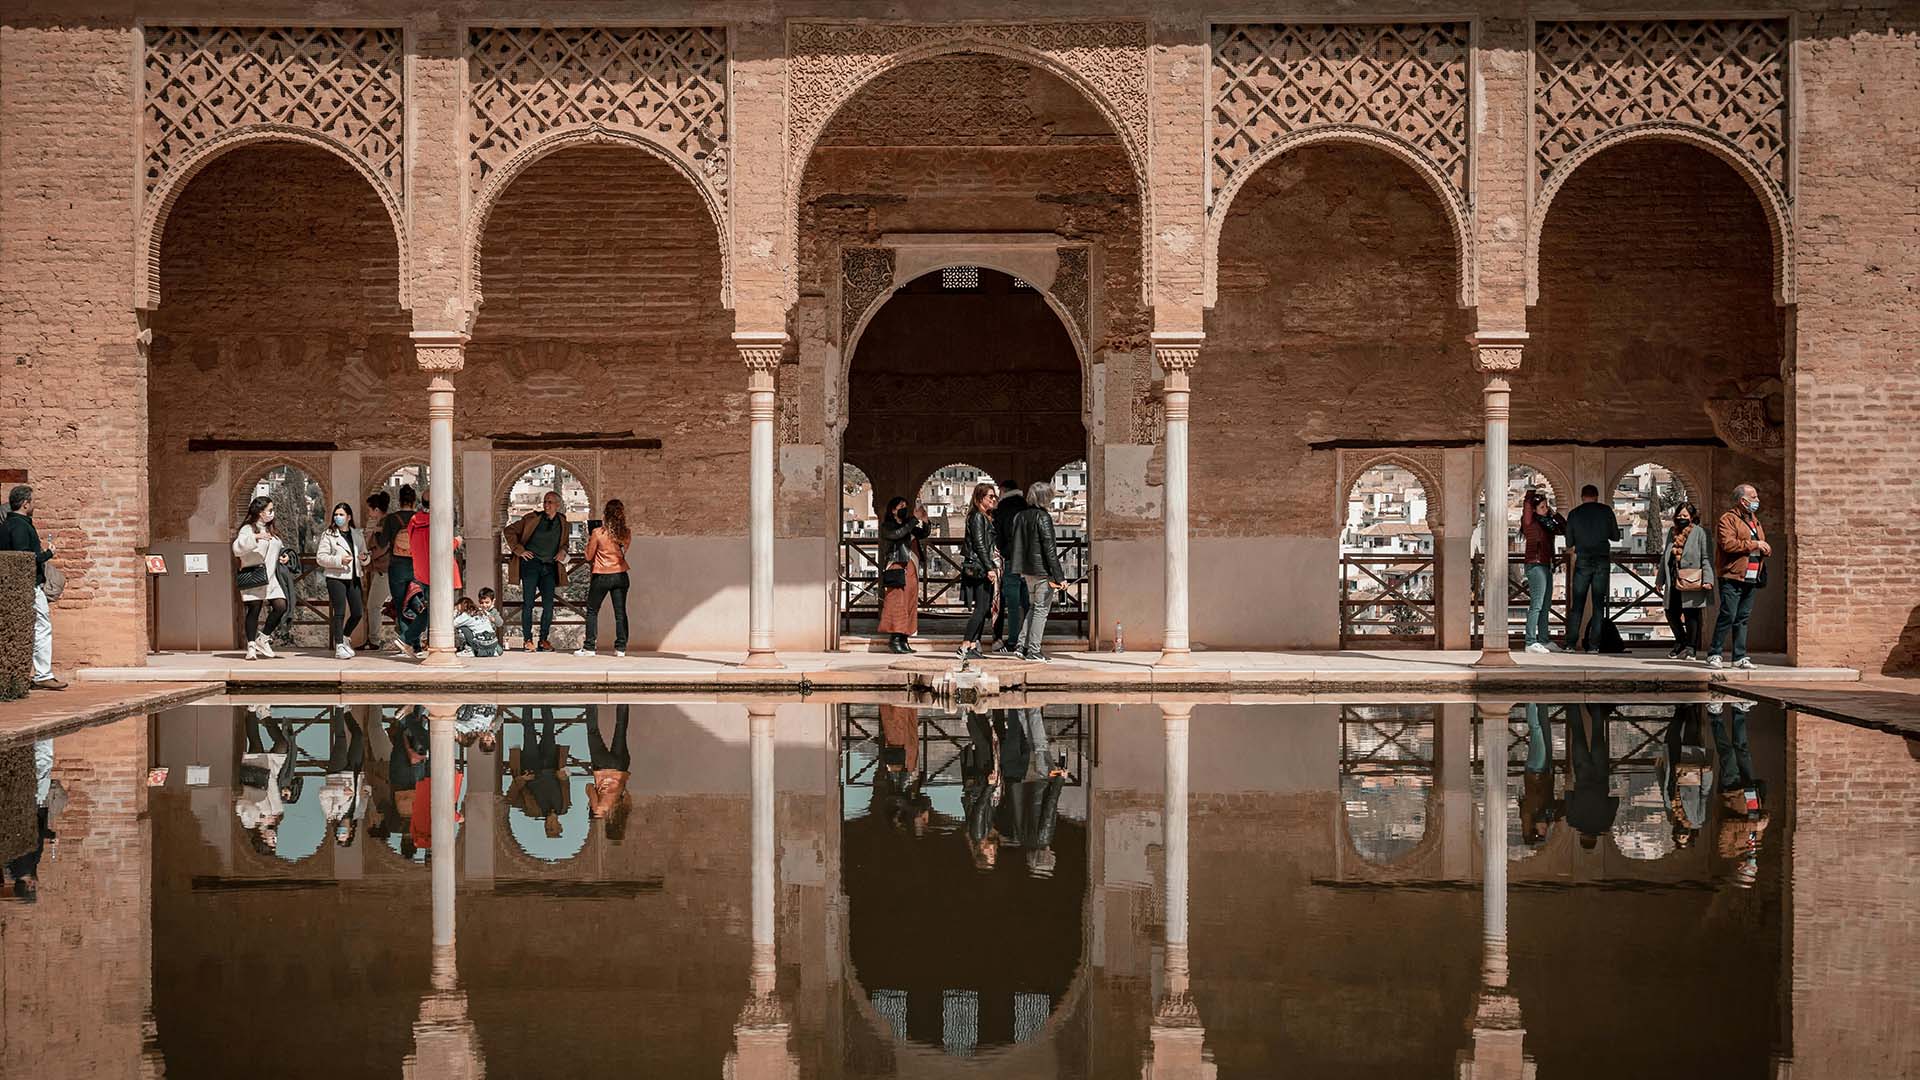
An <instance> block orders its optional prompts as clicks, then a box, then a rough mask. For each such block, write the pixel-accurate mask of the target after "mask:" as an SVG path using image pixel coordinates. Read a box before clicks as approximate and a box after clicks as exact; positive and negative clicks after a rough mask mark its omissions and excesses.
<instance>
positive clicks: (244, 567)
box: [233, 495, 287, 660]
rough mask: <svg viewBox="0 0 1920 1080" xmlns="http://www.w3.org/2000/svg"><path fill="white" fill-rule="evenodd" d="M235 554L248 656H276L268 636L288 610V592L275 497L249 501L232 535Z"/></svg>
mask: <svg viewBox="0 0 1920 1080" xmlns="http://www.w3.org/2000/svg"><path fill="white" fill-rule="evenodd" d="M233 556H234V558H236V559H239V560H240V569H239V570H238V571H236V572H235V573H234V576H233V584H234V587H235V588H237V589H239V590H240V601H241V604H242V606H243V609H244V611H245V616H244V626H245V635H246V638H245V639H246V642H247V659H249V660H257V659H259V658H260V657H262V656H264V657H267V658H268V659H272V658H273V646H272V645H270V644H268V643H267V638H268V637H269V636H271V635H272V634H273V632H274V631H275V630H277V629H279V627H280V620H281V619H283V618H285V617H286V614H287V594H286V591H285V590H283V589H282V588H281V587H280V575H279V573H278V572H277V571H278V570H279V569H280V566H281V564H283V563H285V562H286V561H287V553H286V549H285V545H283V544H282V543H281V542H280V536H279V534H278V533H276V532H274V531H273V500H272V499H270V498H268V497H266V496H265V495H256V496H254V497H253V501H252V502H250V503H248V504H247V515H246V518H245V520H243V521H241V522H240V533H239V535H237V536H235V537H234V538H233ZM263 607H264V608H266V609H267V624H266V626H264V627H262V626H261V625H260V609H261V608H263Z"/></svg>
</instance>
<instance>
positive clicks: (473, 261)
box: [466, 121, 733, 321]
mask: <svg viewBox="0 0 1920 1080" xmlns="http://www.w3.org/2000/svg"><path fill="white" fill-rule="evenodd" d="M577 146H627V147H632V148H634V149H636V150H640V151H642V152H644V153H646V154H649V155H651V156H652V157H654V158H657V159H658V160H660V161H662V162H664V163H666V164H667V166H668V167H670V168H672V169H673V171H674V172H676V173H678V174H679V175H680V176H681V178H683V179H684V180H686V181H687V183H689V184H692V185H693V190H694V191H695V192H697V193H698V194H699V196H700V202H701V204H702V205H704V206H705V207H706V208H707V216H708V217H709V218H711V219H712V220H713V229H714V240H715V243H716V244H717V245H718V247H719V250H720V306H721V307H723V308H728V309H731V308H732V307H733V244H732V241H731V238H730V237H729V236H728V235H727V215H726V211H725V209H724V208H723V207H722V206H721V205H720V200H719V198H718V197H717V196H716V195H715V194H714V192H713V189H712V188H711V187H709V186H708V184H707V183H706V179H705V178H704V177H703V176H701V174H700V173H699V172H697V171H696V170H695V169H694V167H693V166H692V165H691V164H690V163H688V162H687V161H686V160H685V159H683V158H681V157H680V156H679V155H678V154H676V153H674V152H673V151H672V150H671V149H670V148H668V147H665V146H662V145H661V144H660V143H658V142H656V141H654V140H653V139H651V138H649V137H648V136H647V135H646V133H644V132H641V131H638V130H635V129H632V128H627V127H621V126H616V125H610V124H603V123H600V122H599V121H594V122H592V123H588V124H575V125H572V126H570V127H563V128H556V129H554V130H552V131H548V132H545V133H544V134H542V135H541V136H540V137H539V138H537V139H534V140H533V141H532V142H529V143H527V144H526V145H525V146H522V147H521V148H520V149H518V150H516V151H514V153H513V156H512V157H509V158H508V159H507V160H506V161H504V162H502V163H501V165H500V167H499V168H498V169H496V170H494V171H493V172H491V173H489V174H488V175H487V179H486V182H485V183H483V184H481V186H480V193H479V195H477V196H476V197H475V198H474V202H473V210H472V212H471V214H470V215H469V216H468V219H467V237H466V245H467V250H466V278H467V280H466V295H467V302H468V304H469V305H471V306H470V308H469V311H468V316H467V317H468V319H469V321H471V320H472V319H473V318H474V317H475V315H476V314H477V313H478V311H479V308H480V304H481V303H482V301H483V300H484V299H485V297H484V295H483V292H482V287H481V275H480V252H481V247H482V245H483V242H484V241H485V240H486V236H487V222H488V221H489V220H490V219H491V218H492V216H493V210H494V207H496V206H498V205H499V203H500V198H501V196H502V195H504V194H505V193H506V191H507V189H508V188H509V187H511V186H512V185H513V182H514V180H516V179H518V178H519V176H520V175H521V174H522V173H524V172H526V171H527V170H528V169H529V168H531V167H533V165H534V164H536V163H537V162H539V161H540V160H541V159H543V158H546V157H550V156H552V155H553V154H557V153H559V152H560V151H562V150H566V149H570V148H572V147H577Z"/></svg>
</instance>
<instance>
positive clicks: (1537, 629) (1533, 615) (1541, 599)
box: [1527, 563, 1553, 645]
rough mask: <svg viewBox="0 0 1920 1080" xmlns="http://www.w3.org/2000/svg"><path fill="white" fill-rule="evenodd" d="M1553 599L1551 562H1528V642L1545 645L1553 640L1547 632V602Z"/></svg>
mask: <svg viewBox="0 0 1920 1080" xmlns="http://www.w3.org/2000/svg"><path fill="white" fill-rule="evenodd" d="M1552 600H1553V566H1552V564H1550V563H1528V564H1527V644H1529V645H1545V644H1547V643H1548V642H1550V641H1552V640H1553V636H1552V635H1551V634H1549V633H1547V604H1548V603H1549V602H1550V601H1552Z"/></svg>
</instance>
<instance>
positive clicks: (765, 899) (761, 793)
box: [747, 705, 776, 994]
mask: <svg viewBox="0 0 1920 1080" xmlns="http://www.w3.org/2000/svg"><path fill="white" fill-rule="evenodd" d="M773 717H774V707H773V706H771V705H749V706H748V707H747V725H748V731H749V737H750V739H751V743H752V764H753V811H752V812H753V838H752V848H751V852H752V859H753V988H754V992H755V993H756V994H771V993H772V992H773V988H774V973H775V960H774V958H775V950H774V931H773V916H774V910H773V908H774V889H775V886H776V878H775V858H774V838H773Z"/></svg>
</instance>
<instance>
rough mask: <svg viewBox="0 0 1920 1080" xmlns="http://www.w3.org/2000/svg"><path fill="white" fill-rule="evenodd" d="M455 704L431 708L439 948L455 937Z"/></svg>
mask: <svg viewBox="0 0 1920 1080" xmlns="http://www.w3.org/2000/svg"><path fill="white" fill-rule="evenodd" d="M453 719H454V710H453V708H452V706H444V707H436V708H432V709H429V710H427V754H428V758H427V765H428V769H429V770H430V772H431V774H432V776H433V793H432V800H433V806H432V812H433V849H432V850H433V944H434V947H435V949H436V951H437V950H438V949H440V948H441V947H443V946H451V945H452V944H453V940H454V919H453V896H454V884H455V877H454V875H455V873H456V869H457V866H458V860H457V859H456V858H455V857H454V852H455V850H456V848H457V843H456V841H457V834H458V830H457V829H455V828H454V825H453V812H454V811H453V805H454V801H453V795H454V792H453V786H454V780H455V777H456V776H457V771H456V769H455V768H454V761H453V753H454V751H453Z"/></svg>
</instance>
